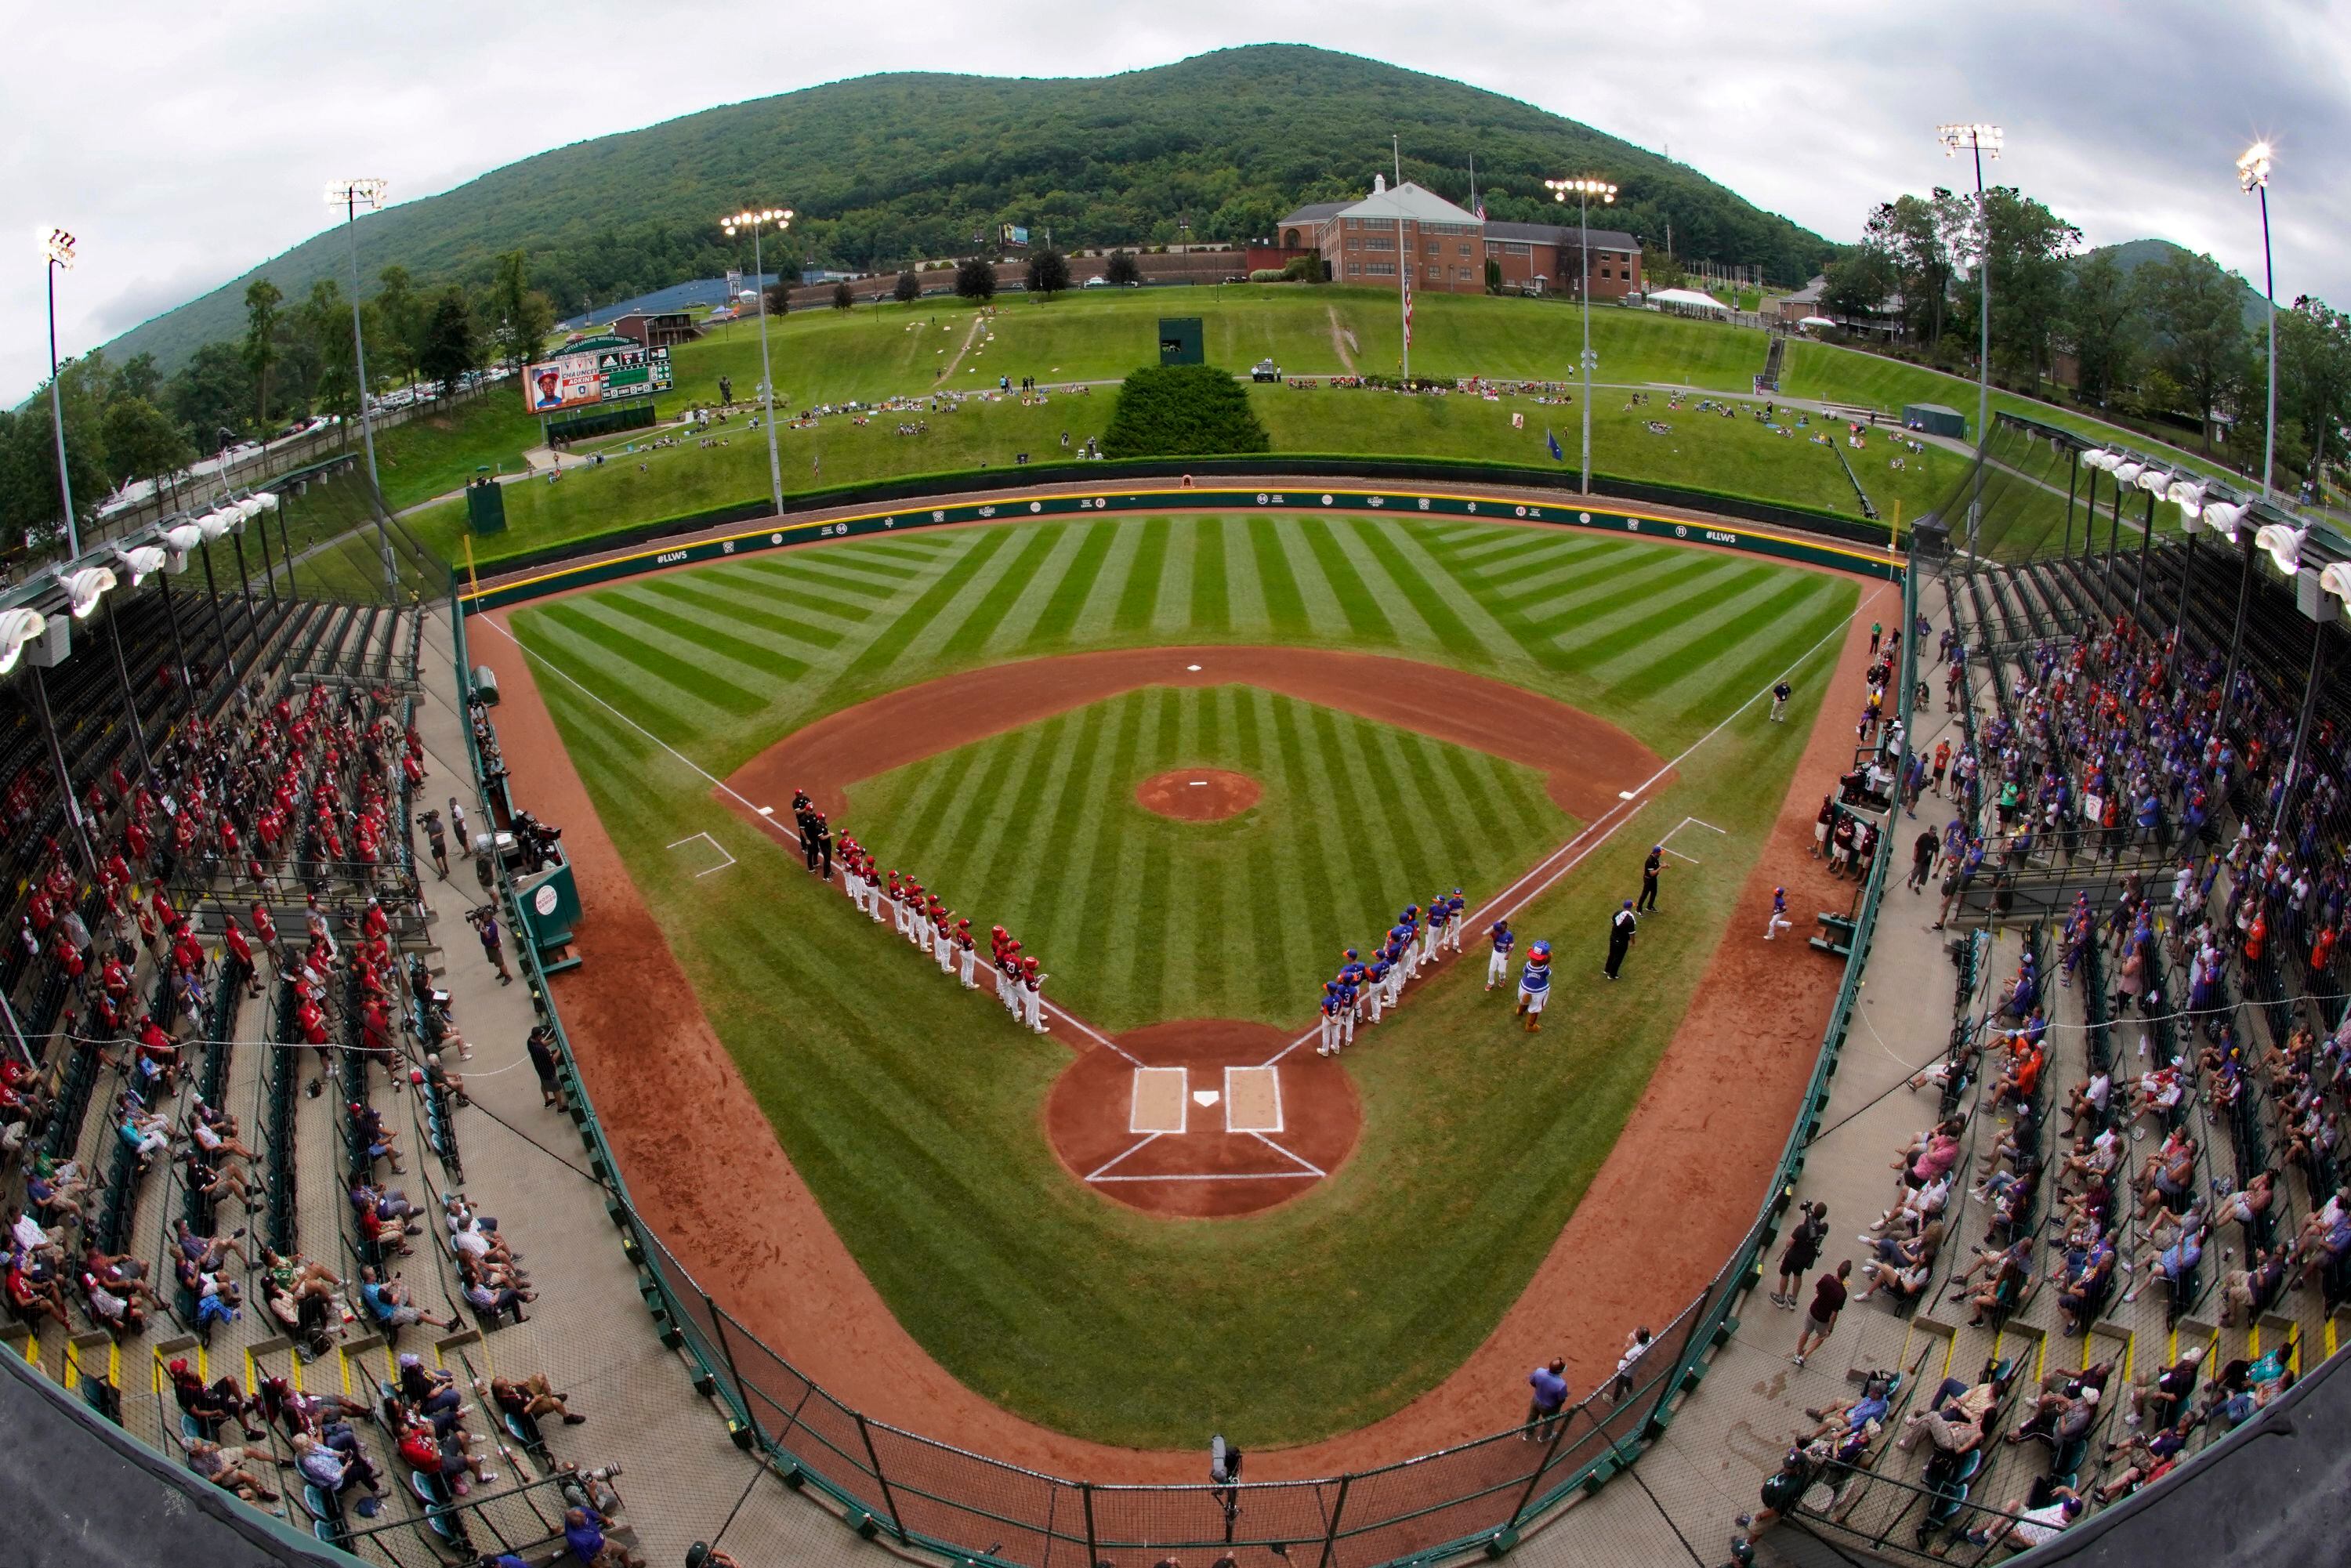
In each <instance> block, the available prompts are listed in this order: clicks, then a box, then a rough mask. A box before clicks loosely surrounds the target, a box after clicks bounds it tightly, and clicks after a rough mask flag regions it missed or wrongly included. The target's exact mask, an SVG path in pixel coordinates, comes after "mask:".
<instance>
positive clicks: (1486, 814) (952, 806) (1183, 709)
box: [849, 686, 1577, 1030]
mask: <svg viewBox="0 0 2351 1568" xmlns="http://www.w3.org/2000/svg"><path fill="white" fill-rule="evenodd" d="M1184 767H1197V768H1229V769H1231V770H1233V771H1236V772H1240V773H1245V774H1247V775H1249V777H1250V778H1251V779H1256V780H1257V781H1258V783H1259V785H1260V786H1262V788H1263V789H1264V794H1263V796H1262V797H1261V798H1260V799H1259V801H1258V803H1257V804H1256V805H1254V806H1252V807H1250V808H1249V810H1246V811H1244V812H1242V813H1241V814H1240V815H1238V816H1236V817H1231V818H1228V819H1227V820H1225V821H1217V822H1180V821H1171V820H1169V819H1168V818H1166V817H1163V816H1159V815H1157V814H1155V813H1154V812H1151V811H1148V810H1144V808H1143V806H1142V805H1141V804H1139V803H1138V802H1137V801H1136V800H1135V798H1134V789H1135V786H1136V785H1138V784H1140V783H1141V782H1143V780H1144V779H1149V778H1151V777H1153V776H1154V775H1156V774H1160V773H1165V772H1168V771H1171V770H1173V769H1175V768H1184ZM849 821H852V823H855V824H856V827H857V831H858V832H859V833H861V834H869V835H871V836H872V840H873V841H874V842H876V843H882V844H887V845H889V846H890V850H889V853H890V855H891V857H892V858H893V860H894V861H895V862H898V863H901V864H904V865H909V866H914V867H916V868H919V870H920V874H921V875H922V876H923V877H924V878H925V881H926V883H928V882H930V881H933V880H937V881H939V883H940V885H942V886H943V887H951V888H953V889H954V890H955V895H956V898H958V899H960V900H961V901H962V903H963V904H964V905H965V906H967V907H968V908H971V909H978V910H986V911H987V921H986V924H987V925H997V924H1002V925H1005V926H1007V927H1008V928H1009V929H1010V930H1012V931H1014V932H1016V933H1018V934H1019V936H1020V937H1021V939H1022V940H1023V941H1024V942H1025V943H1027V944H1028V946H1029V947H1031V948H1032V949H1034V950H1036V951H1038V952H1040V953H1047V954H1054V955H1068V957H1067V958H1066V959H1065V958H1062V957H1059V956H1057V957H1056V958H1055V960H1054V968H1053V971H1052V974H1053V984H1052V985H1051V986H1050V988H1049V990H1050V994H1051V995H1052V996H1053V998H1054V999H1055V1000H1057V1001H1059V1002H1060V1003H1061V1004H1062V1005H1063V1006H1065V1007H1067V1008H1069V1009H1071V1010H1072V1011H1074V1012H1076V1013H1077V1014H1078V1015H1079V1016H1080V1017H1081V1018H1083V1019H1086V1020H1087V1021H1089V1022H1091V1023H1092V1024H1094V1025H1096V1026H1098V1027H1100V1028H1103V1029H1108V1030H1129V1029H1134V1028H1135V1027H1137V1026H1139V1025H1142V1024H1146V1023H1155V1022H1158V1021H1160V1020H1163V1019H1186V1018H1197V1019H1225V1018H1231V1019H1257V1020H1259V1021H1260V1022H1264V1023H1270V1024H1294V1023H1296V1022H1297V1021H1298V1020H1299V1019H1301V1018H1303V1017H1306V1016H1308V1015H1309V1014H1310V1013H1311V1010H1312V1009H1313V1008H1314V1006H1315V1004H1316V1001H1317V999H1318V998H1320V996H1321V994H1322V981H1323V980H1324V979H1325V978H1327V977H1328V976H1327V975H1326V974H1325V973H1324V971H1325V970H1326V969H1332V968H1335V967H1336V962H1337V961H1336V957H1335V956H1336V955H1337V954H1338V953H1339V952H1340V950H1341V949H1342V948H1343V947H1345V946H1349V945H1351V944H1352V945H1354V946H1360V947H1368V946H1371V940H1372V938H1373V937H1374V936H1376V934H1378V933H1379V932H1382V931H1384V930H1386V929H1387V928H1388V926H1390V925H1393V924H1395V913H1396V911H1397V910H1399V909H1401V908H1402V907H1403V906H1404V905H1405V904H1421V905H1423V906H1424V907H1426V904H1428V902H1429V900H1430V899H1432V898H1435V897H1438V896H1441V895H1443V894H1447V893H1449V892H1451V891H1452V890H1453V889H1454V888H1455V887H1457V886H1458V887H1464V888H1468V887H1478V888H1494V887H1499V886H1501V885H1503V884H1504V883H1508V882H1510V881H1511V880H1512V879H1513V878H1515V877H1516V876H1517V875H1518V874H1519V873H1520V872H1522V871H1524V870H1525V869H1526V868H1527V867H1528V866H1531V865H1532V864H1534V863H1535V862H1537V861H1538V860H1540V859H1541V858H1542V857H1543V856H1544V855H1545V854H1547V853H1549V852H1551V850H1552V848H1553V847H1554V846H1556V845H1557V844H1559V843H1560V842H1562V841H1564V840H1565V839H1567V838H1568V837H1570V836H1571V835H1572V834H1573V832H1574V831H1575V829H1576V826H1577V823H1576V822H1575V820H1574V819H1573V818H1572V817H1570V816H1568V815H1567V814H1566V813H1565V812H1563V811H1562V810H1559V808H1558V807H1556V806H1555V805H1553V804H1552V801H1551V800H1550V798H1549V797H1548V796H1547V795H1545V794H1544V792H1543V779H1542V776H1541V774H1540V773H1538V772H1536V771H1534V770H1532V769H1531V768H1521V767H1519V766H1517V765H1515V764H1512V763H1510V762H1505V761H1503V760H1502V759H1501V758H1497V757H1492V756H1489V755H1488V754H1486V753H1484V752H1479V751H1472V750H1468V749H1467V748H1465V747H1458V746H1450V745H1447V744H1446V743H1445V742H1443V741H1438V740H1432V739H1430V738H1429V737H1426V736H1424V735H1415V734H1413V733H1411V732H1409V731H1406V730H1399V729H1393V728H1390V727H1387V726H1385V725H1382V724H1374V723H1372V722H1370V721H1369V720H1366V719H1362V718H1358V717H1356V716H1353V715H1352V714H1344V713H1334V712H1332V710H1330V709H1329V708H1325V707H1319V706H1315V705H1313V704H1311V703H1305V702H1301V701H1299V700H1298V699H1296V698H1294V697H1289V696H1283V695H1279V694H1276V693H1271V692H1267V691H1263V690H1260V689H1258V688H1256V687H1251V686H1216V687H1205V688H1179V687H1168V686H1154V687H1147V688H1145V689H1144V690H1140V691H1134V692H1129V693H1127V694H1125V695H1123V696H1119V697H1113V698H1112V699H1110V700H1108V701H1105V702H1100V703H1094V704H1092V705H1089V706H1086V707H1083V708H1080V709H1078V710H1076V711H1074V712H1071V713H1065V714H1060V715H1056V716H1054V717H1052V718H1050V719H1046V720H1044V721H1043V722H1041V723H1040V724H1034V725H1030V726H1028V727H1024V728H1021V729H1017V730H1012V731H1009V732H1008V733H1006V734H1003V735H999V736H994V737H990V738H988V739H987V740H982V741H977V742H975V743H974V744H972V745H970V746H966V747H957V748H956V750H953V751H947V752H941V753H939V754H938V755H936V756H934V757H930V758H925V760H923V761H921V762H916V763H912V764H910V765H908V766H906V767H904V768H897V769H895V770H893V772H890V773H886V774H883V776H882V777H880V778H878V779H872V780H869V781H868V782H867V783H865V784H864V785H863V786H862V787H860V788H856V789H852V790H851V792H850V812H849ZM1081 867H1082V868H1085V869H1084V870H1083V872H1082V873H1080V874H1065V872H1066V871H1067V870H1070V869H1073V868H1081ZM975 924H977V922H975ZM1104 932H1116V933H1117V934H1118V939H1117V940H1116V941H1104V940H1101V939H1099V937H1098V936H1096V934H1098V933H1104Z"/></svg>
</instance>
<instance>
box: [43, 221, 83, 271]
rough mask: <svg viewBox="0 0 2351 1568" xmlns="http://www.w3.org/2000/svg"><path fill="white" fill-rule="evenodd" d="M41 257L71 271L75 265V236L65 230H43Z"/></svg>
mask: <svg viewBox="0 0 2351 1568" xmlns="http://www.w3.org/2000/svg"><path fill="white" fill-rule="evenodd" d="M38 232H39V234H40V235H41V256H42V258H43V259H44V260H47V261H50V262H53V263H55V264H56V265H57V266H58V267H65V268H67V269H68V270H71V268H72V267H73V264H74V245H75V243H76V242H75V240H74V236H73V235H69V234H68V233H66V231H65V230H63V229H42V230H40V231H38Z"/></svg>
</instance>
